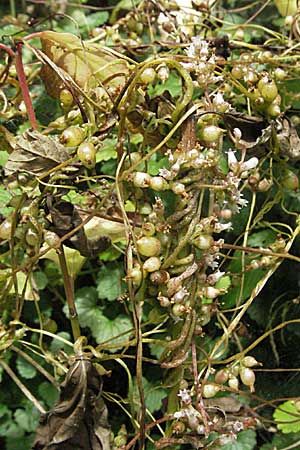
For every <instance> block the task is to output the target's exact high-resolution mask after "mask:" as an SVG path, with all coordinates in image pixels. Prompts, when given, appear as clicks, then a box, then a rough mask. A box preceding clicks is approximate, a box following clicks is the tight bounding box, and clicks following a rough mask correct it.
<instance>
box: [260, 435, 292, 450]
mask: <svg viewBox="0 0 300 450" xmlns="http://www.w3.org/2000/svg"><path fill="white" fill-rule="evenodd" d="M298 441H300V433H289V434H282V433H280V432H277V433H276V434H275V435H274V438H273V439H272V442H271V443H267V444H264V445H262V446H261V447H260V450H274V449H275V448H277V449H281V448H286V447H289V446H290V445H292V444H294V443H296V442H298ZM294 448H296V447H294Z"/></svg>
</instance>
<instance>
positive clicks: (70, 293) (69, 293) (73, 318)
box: [57, 246, 81, 341]
mask: <svg viewBox="0 0 300 450" xmlns="http://www.w3.org/2000/svg"><path fill="white" fill-rule="evenodd" d="M57 254H58V259H59V264H60V268H61V271H62V275H63V279H64V288H65V294H66V300H67V303H68V308H69V314H70V322H71V327H72V333H73V338H74V341H76V340H77V339H78V338H79V337H80V336H81V332H80V325H79V320H78V315H77V310H76V305H75V299H74V287H73V280H72V277H71V275H70V274H69V271H68V267H67V261H66V257H65V252H64V249H63V246H61V247H60V249H59V250H58V251H57Z"/></svg>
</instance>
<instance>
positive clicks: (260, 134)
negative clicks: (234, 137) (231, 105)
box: [223, 112, 272, 148]
mask: <svg viewBox="0 0 300 450" xmlns="http://www.w3.org/2000/svg"><path fill="white" fill-rule="evenodd" d="M223 120H224V123H225V125H226V127H227V128H228V129H229V130H230V131H231V132H232V131H233V130H234V128H239V129H240V130H241V132H242V137H241V141H240V142H241V143H242V144H243V145H245V147H246V148H252V147H255V146H256V145H258V144H263V143H265V142H267V141H268V140H269V139H270V137H271V131H272V130H271V127H270V126H268V122H267V121H266V120H265V119H263V118H261V117H256V116H248V115H247V114H243V113H239V112H230V113H226V114H224V116H223Z"/></svg>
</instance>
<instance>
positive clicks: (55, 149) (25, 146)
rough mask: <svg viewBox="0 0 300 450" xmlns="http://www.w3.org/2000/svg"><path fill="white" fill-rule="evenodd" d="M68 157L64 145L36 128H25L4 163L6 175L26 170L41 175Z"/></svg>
mask: <svg viewBox="0 0 300 450" xmlns="http://www.w3.org/2000/svg"><path fill="white" fill-rule="evenodd" d="M68 159H70V155H69V153H68V151H67V150H66V149H65V147H64V146H63V145H61V144H59V143H58V142H56V141H54V139H52V138H50V137H48V136H44V135H43V134H41V133H39V132H38V131H36V130H32V129H29V130H26V131H25V132H24V133H23V134H22V136H20V137H19V138H18V140H17V142H16V145H15V148H14V150H13V152H12V153H11V154H10V155H9V158H8V161H7V163H6V164H5V168H4V169H5V173H6V175H12V174H14V173H16V172H27V173H30V174H32V175H38V176H39V175H42V174H44V173H46V172H48V171H49V170H51V169H53V168H54V167H56V166H58V165H59V164H61V163H63V162H65V161H67V160H68Z"/></svg>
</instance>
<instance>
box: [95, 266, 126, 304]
mask: <svg viewBox="0 0 300 450" xmlns="http://www.w3.org/2000/svg"><path fill="white" fill-rule="evenodd" d="M124 275H125V274H124V272H123V268H122V266H121V264H118V265H117V264H113V263H112V264H107V265H105V266H102V267H101V269H100V270H99V275H98V279H97V292H98V295H99V298H101V299H107V300H110V301H111V300H115V299H116V298H118V297H120V296H121V295H122V294H123V293H124V292H125V288H126V284H125V282H124V281H123V278H124Z"/></svg>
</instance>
